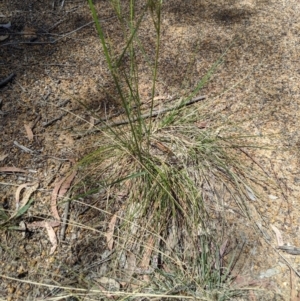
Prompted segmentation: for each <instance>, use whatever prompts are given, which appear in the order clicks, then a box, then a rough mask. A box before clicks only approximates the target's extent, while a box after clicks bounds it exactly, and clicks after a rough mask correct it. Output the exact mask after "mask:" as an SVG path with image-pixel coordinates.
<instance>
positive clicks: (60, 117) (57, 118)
mask: <svg viewBox="0 0 300 301" xmlns="http://www.w3.org/2000/svg"><path fill="white" fill-rule="evenodd" d="M66 115H67V113H62V114H61V115H60V116H58V117H56V118H54V119H52V120H50V121H48V122H44V123H43V127H47V126H49V125H51V124H53V123H54V122H56V121H58V120H60V119H62V118H63V117H64V116H66Z"/></svg>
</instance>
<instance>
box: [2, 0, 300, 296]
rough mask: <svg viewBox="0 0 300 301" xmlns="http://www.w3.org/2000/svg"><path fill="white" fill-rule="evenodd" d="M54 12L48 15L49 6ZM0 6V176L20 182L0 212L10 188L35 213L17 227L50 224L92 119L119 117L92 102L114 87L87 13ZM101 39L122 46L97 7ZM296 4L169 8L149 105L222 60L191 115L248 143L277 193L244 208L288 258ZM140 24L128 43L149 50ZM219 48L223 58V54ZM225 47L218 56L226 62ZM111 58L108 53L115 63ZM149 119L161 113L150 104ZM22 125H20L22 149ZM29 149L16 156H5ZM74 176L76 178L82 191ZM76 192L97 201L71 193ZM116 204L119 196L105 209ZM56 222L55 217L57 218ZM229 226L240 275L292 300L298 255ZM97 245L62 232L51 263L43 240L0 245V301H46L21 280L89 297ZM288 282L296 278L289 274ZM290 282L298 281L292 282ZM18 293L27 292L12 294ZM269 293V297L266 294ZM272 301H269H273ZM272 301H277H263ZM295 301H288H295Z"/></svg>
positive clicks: (298, 74)
mask: <svg viewBox="0 0 300 301" xmlns="http://www.w3.org/2000/svg"><path fill="white" fill-rule="evenodd" d="M53 4H54V5H53ZM60 4H61V3H57V2H55V1H47V2H46V4H45V3H42V2H39V1H22V2H20V1H5V2H4V3H1V4H0V24H8V23H9V22H10V23H11V26H9V28H3V27H0V38H1V42H0V66H1V69H0V81H1V80H2V79H5V78H6V77H7V76H8V75H10V74H12V73H14V74H15V77H14V78H13V79H12V81H11V82H10V83H8V84H6V85H4V86H3V87H0V89H1V90H0V93H1V94H0V99H1V108H0V109H1V112H0V121H1V124H0V126H1V136H0V137H1V145H0V147H1V148H0V156H2V155H3V156H4V155H7V157H6V158H4V159H2V161H1V162H0V164H1V166H12V167H18V168H22V169H25V170H26V171H27V173H26V174H25V175H22V174H18V173H12V174H3V173H0V190H1V204H2V206H3V207H4V208H5V209H6V210H11V211H13V210H14V208H15V207H14V206H15V204H14V197H15V191H16V189H17V187H18V186H19V185H21V184H24V183H27V182H31V183H33V182H39V189H38V190H37V191H36V192H35V195H34V199H35V202H34V206H33V207H32V208H31V209H30V211H29V217H28V220H27V221H26V222H28V223H31V222H36V221H40V220H43V219H47V218H50V217H51V208H50V203H51V193H52V191H53V188H54V187H55V183H56V182H57V181H58V180H59V179H60V178H62V177H64V176H66V174H67V172H68V171H69V170H70V169H71V168H72V164H73V163H72V161H73V160H79V159H80V158H82V156H83V155H84V154H87V153H88V152H90V151H91V150H93V149H94V148H95V145H97V144H98V143H99V139H100V138H99V135H89V136H85V137H83V138H81V139H76V135H75V134H76V133H78V132H82V131H84V130H87V129H88V128H89V127H90V124H88V123H86V120H87V121H88V122H90V123H93V118H95V117H97V118H104V117H106V116H107V115H113V114H117V113H119V112H120V105H119V103H118V101H115V100H114V99H112V98H111V97H110V96H108V95H107V94H105V93H104V92H103V89H102V87H105V88H106V89H107V90H110V88H111V87H112V83H111V79H110V77H109V74H108V71H107V68H106V63H105V60H104V57H103V53H102V50H101V46H100V43H99V40H98V37H97V34H96V32H95V30H94V27H93V23H92V18H91V14H90V11H89V9H88V7H87V5H86V3H85V1H76V2H67V1H66V2H65V3H64V6H63V8H62V9H61V8H60ZM97 5H98V8H101V10H100V9H99V15H100V16H101V22H103V24H105V28H106V34H107V35H108V36H109V37H110V38H111V39H112V40H114V41H115V42H117V41H118V40H121V37H119V36H118V33H119V31H117V30H116V20H115V18H116V17H115V15H114V13H113V11H112V10H111V8H110V7H109V5H108V4H107V3H106V2H105V1H97ZM299 11H300V4H299V2H298V1H296V0H293V1H281V2H278V1H267V0H264V1H259V0H257V1H254V0H248V1H246V0H245V1H228V2H225V1H221V2H220V1H218V2H217V3H212V2H210V1H204V0H203V1H187V3H185V2H183V1H176V0H174V1H168V3H166V5H165V7H164V10H163V20H162V44H161V45H162V48H161V57H160V66H159V77H158V86H157V95H158V96H164V97H165V99H168V97H174V96H180V95H184V94H186V93H188V92H189V91H191V90H192V88H193V87H195V85H196V83H197V81H198V80H199V78H201V77H203V76H204V75H205V74H206V73H207V71H208V70H209V68H210V67H211V66H212V65H213V63H214V62H215V61H216V60H218V58H219V57H220V56H221V54H222V53H224V51H227V55H226V56H225V57H224V59H223V64H222V65H221V66H220V67H219V68H218V70H217V71H216V73H215V74H214V76H213V78H212V80H211V81H210V82H209V84H208V85H206V86H205V87H204V89H203V94H206V95H207V96H208V98H209V101H208V102H207V103H205V107H202V106H199V107H197V109H198V110H206V111H207V112H211V114H210V119H209V120H205V122H207V123H209V124H211V126H213V125H214V123H215V121H216V120H217V121H218V122H219V121H220V120H222V121H224V124H226V128H230V127H229V126H228V124H231V126H232V128H233V129H234V130H236V129H237V128H239V129H240V131H242V130H244V131H245V132H247V133H249V132H251V133H252V134H253V135H256V136H258V137H260V139H257V138H255V140H254V139H253V144H255V145H256V143H259V144H261V145H268V148H267V149H265V148H264V149H253V150H252V151H251V153H250V156H252V157H253V158H255V160H257V162H259V164H260V165H261V167H262V169H263V170H264V172H265V173H266V174H268V175H269V177H270V178H272V179H274V181H275V184H276V185H275V186H276V188H274V187H275V186H274V185H272V186H270V187H272V188H270V187H265V189H266V192H267V194H268V195H269V196H270V197H269V198H268V199H263V200H256V201H255V203H254V206H255V207H256V209H257V210H258V212H259V213H260V214H261V216H262V217H263V219H264V222H265V224H264V225H263V227H265V228H267V226H270V225H271V224H273V225H274V226H276V227H277V228H278V229H280V231H281V233H282V235H283V237H284V242H286V243H288V244H290V245H292V246H295V247H300V243H299V238H298V231H299V225H300V220H299V212H300V208H299V204H298V199H299V185H300V184H299V183H300V177H299V167H298V165H299V160H298V159H299V151H298V148H299V138H300V136H299V130H298V127H299V101H300V100H299V95H300V84H299V83H300V80H299V79H300V65H299V62H300V57H299V56H300V36H299V29H300V15H299ZM147 22H150V17H149V16H148V17H146V18H145V21H144V23H145V25H144V26H142V29H141V31H140V33H139V35H140V38H141V39H143V41H149V49H147V51H148V52H149V53H152V52H153V51H154V49H153V48H152V45H153V39H154V37H153V33H152V32H151V31H149V30H147ZM229 46H230V47H229ZM228 47H229V48H228ZM117 51H118V49H116V52H117ZM148 71H149V70H147V68H146V67H145V69H144V70H141V81H142V84H141V86H140V88H141V95H142V96H143V97H145V99H146V98H148V97H149V93H150V88H151V87H150V86H149V85H148V78H149V75H148V74H147V72H148ZM157 105H158V107H159V106H160V105H162V104H161V103H158V104H157ZM24 124H25V125H28V124H31V125H32V130H33V134H34V138H33V140H30V139H29V137H28V134H27V133H26V130H25V127H24ZM14 142H17V143H18V145H22V146H25V147H27V148H28V149H29V150H30V151H27V152H26V151H24V149H21V148H20V147H18V146H17V145H16V143H14ZM81 176H82V175H79V177H81ZM78 183H80V184H82V186H81V187H83V188H81V191H80V189H79V191H78V192H81V193H82V195H85V194H86V193H87V192H88V191H89V190H90V189H92V188H94V189H97V185H95V183H89V179H88V178H85V179H82V182H78ZM116 200H117V203H119V204H121V203H122V196H118V197H116ZM80 201H81V202H83V203H87V204H90V205H93V206H94V207H97V208H101V209H103V210H107V211H110V212H114V211H115V210H116V208H110V207H109V202H108V201H107V200H106V199H105V195H104V194H103V192H101V191H97V193H94V194H92V195H89V196H83V197H82V198H81V199H80ZM59 210H60V213H62V212H63V206H60V207H59ZM107 219H110V218H107V216H105V215H104V214H103V213H102V214H101V213H99V211H98V210H93V209H90V210H87V211H86V207H85V206H84V205H82V206H80V205H78V204H71V207H70V220H71V221H72V222H76V223H77V222H78V223H81V224H84V225H86V226H87V227H93V228H95V229H97V230H99V231H105V230H106V229H107ZM228 226H229V227H232V226H235V229H236V230H235V232H234V233H233V234H232V235H233V236H234V235H238V234H237V232H239V231H240V234H239V237H238V238H237V239H238V240H239V242H241V241H242V237H244V242H243V243H244V244H245V245H244V249H243V250H244V251H245V255H243V256H242V263H241V264H240V266H239V267H240V269H242V271H243V274H244V275H246V276H249V277H250V278H251V279H255V280H258V281H263V280H266V281H267V282H268V287H267V288H268V289H269V290H270V292H269V293H267V292H265V293H264V299H265V300H271V299H272V298H275V297H274V296H275V295H276V296H277V298H278V300H280V298H282V299H283V300H288V299H290V298H291V296H293V297H294V298H296V296H297V295H298V291H299V289H300V287H299V285H300V283H299V280H298V279H299V277H298V275H299V273H300V270H299V264H300V262H299V255H294V254H289V253H288V252H284V251H282V250H277V249H276V246H277V245H276V239H275V236H274V233H272V232H270V231H269V232H268V234H269V237H268V239H269V240H268V241H269V245H268V244H266V242H265V241H264V240H263V239H259V238H258V236H257V235H256V234H255V233H253V231H252V230H251V231H250V230H249V228H247V227H248V224H247V222H245V219H243V218H242V217H239V216H237V215H236V214H235V213H232V212H228ZM95 237H96V235H94V234H93V233H90V232H86V231H84V230H81V231H78V230H76V227H68V229H67V232H66V237H65V238H64V240H63V241H61V242H60V244H59V247H58V249H57V251H56V253H55V254H54V255H52V256H49V250H50V248H51V244H50V242H49V239H48V237H47V235H46V231H45V230H44V229H43V228H38V229H36V230H32V231H29V232H28V233H27V237H25V238H24V237H23V233H22V232H17V231H9V232H5V233H1V246H0V258H1V274H2V275H4V276H9V277H12V278H16V279H19V280H20V282H18V281H12V280H11V279H5V278H3V279H2V281H1V283H0V296H1V298H3V299H4V300H38V299H42V298H46V297H47V296H53V295H55V294H56V293H57V291H55V290H54V289H53V288H52V287H49V288H47V287H40V288H37V287H36V286H35V285H33V284H29V283H26V281H27V280H31V281H36V282H39V283H45V284H59V285H60V286H73V287H79V288H89V281H90V279H91V278H92V277H95V275H96V274H97V273H103V271H99V270H100V269H101V263H102V262H103V261H105V259H106V257H105V256H104V255H103V254H104V253H105V250H106V243H105V241H104V240H103V238H102V240H99V239H95ZM298 271H299V272H298ZM297 273H298V274H297ZM21 281H25V282H21ZM271 292H272V293H271ZM272 300H273V299H272ZM274 300H275V299H274ZM294 300H296V299H294Z"/></svg>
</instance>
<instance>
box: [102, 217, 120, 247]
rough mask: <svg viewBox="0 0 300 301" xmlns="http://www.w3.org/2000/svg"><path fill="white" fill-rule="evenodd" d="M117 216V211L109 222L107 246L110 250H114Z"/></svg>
mask: <svg viewBox="0 0 300 301" xmlns="http://www.w3.org/2000/svg"><path fill="white" fill-rule="evenodd" d="M117 218H118V216H117V214H116V213H115V214H114V216H113V217H112V219H111V220H110V222H109V224H108V231H107V232H106V234H105V236H106V242H107V247H108V249H109V250H110V251H111V250H112V248H113V244H114V231H115V225H116V222H117Z"/></svg>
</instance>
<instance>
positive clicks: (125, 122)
mask: <svg viewBox="0 0 300 301" xmlns="http://www.w3.org/2000/svg"><path fill="white" fill-rule="evenodd" d="M204 99H206V96H198V97H196V98H193V99H191V100H190V101H188V102H182V103H180V104H179V105H176V106H174V107H171V108H165V109H162V110H157V111H152V114H151V113H146V114H143V115H141V116H140V117H137V118H134V119H132V120H131V121H129V120H123V121H119V122H115V123H109V124H106V125H104V126H101V127H98V128H95V129H93V130H91V131H87V132H85V133H81V134H76V135H74V137H75V138H81V137H84V136H86V135H89V134H92V133H95V132H99V131H101V130H102V129H104V128H107V127H115V126H120V125H125V124H128V123H129V122H136V121H138V120H140V119H147V118H153V117H157V116H158V115H161V114H164V113H166V112H170V111H174V110H179V109H181V108H183V107H186V106H190V105H192V104H194V103H196V102H198V101H201V100H204ZM108 120H109V119H106V120H105V121H108ZM101 121H102V120H101ZM101 121H99V122H97V124H98V123H100V122H101Z"/></svg>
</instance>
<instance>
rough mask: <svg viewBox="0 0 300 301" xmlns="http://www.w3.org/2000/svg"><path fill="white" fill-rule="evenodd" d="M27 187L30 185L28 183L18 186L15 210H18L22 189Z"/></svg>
mask: <svg viewBox="0 0 300 301" xmlns="http://www.w3.org/2000/svg"><path fill="white" fill-rule="evenodd" d="M28 185H30V183H25V184H22V185H20V186H19V187H18V188H17V190H16V210H18V209H19V205H20V193H21V191H22V190H23V189H25V188H26V187H27V186H28Z"/></svg>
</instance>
